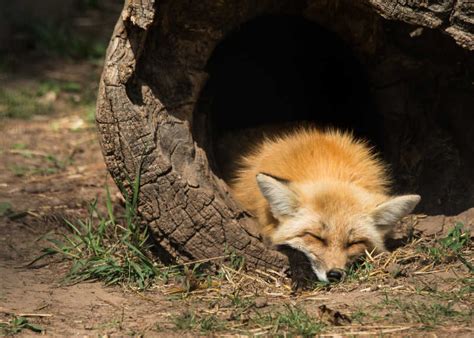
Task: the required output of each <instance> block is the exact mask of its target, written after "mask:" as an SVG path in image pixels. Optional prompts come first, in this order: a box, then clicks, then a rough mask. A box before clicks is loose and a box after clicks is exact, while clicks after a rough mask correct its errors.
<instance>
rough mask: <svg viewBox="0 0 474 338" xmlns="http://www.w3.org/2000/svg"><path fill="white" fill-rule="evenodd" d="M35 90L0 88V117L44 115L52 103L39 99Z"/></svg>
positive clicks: (25, 117) (23, 117) (50, 108)
mask: <svg viewBox="0 0 474 338" xmlns="http://www.w3.org/2000/svg"><path fill="white" fill-rule="evenodd" d="M40 97H41V96H40V95H38V94H37V92H36V91H32V90H28V89H22V90H13V89H0V119H2V118H21V119H27V118H31V117H32V116H34V115H44V114H47V113H49V112H50V111H51V110H52V104H51V103H46V102H43V101H41V100H40Z"/></svg>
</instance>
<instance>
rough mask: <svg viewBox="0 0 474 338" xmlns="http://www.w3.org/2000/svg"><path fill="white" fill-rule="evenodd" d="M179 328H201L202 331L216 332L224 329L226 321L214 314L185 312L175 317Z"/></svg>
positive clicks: (176, 325)
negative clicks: (203, 314) (200, 314)
mask: <svg viewBox="0 0 474 338" xmlns="http://www.w3.org/2000/svg"><path fill="white" fill-rule="evenodd" d="M174 325H175V329H177V330H185V331H191V330H199V331H201V332H216V331H221V330H223V329H224V327H225V325H224V323H223V322H222V321H221V320H220V319H218V318H217V317H216V316H214V315H205V316H199V315H197V314H195V313H193V312H189V311H187V312H184V313H183V314H181V315H179V316H177V317H175V318H174Z"/></svg>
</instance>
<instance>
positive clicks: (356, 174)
mask: <svg viewBox="0 0 474 338" xmlns="http://www.w3.org/2000/svg"><path fill="white" fill-rule="evenodd" d="M258 173H266V174H270V175H272V176H275V177H280V178H283V179H286V180H288V181H290V182H292V183H295V184H297V183H302V184H307V183H309V182H312V183H314V182H327V183H330V182H333V183H334V184H337V183H336V182H338V183H339V185H340V184H341V183H346V184H347V185H355V186H357V187H360V188H362V189H366V190H368V191H371V192H373V193H375V194H380V195H381V196H383V195H384V194H386V193H387V190H388V186H389V184H390V180H389V178H388V175H387V173H386V169H385V167H384V165H383V163H382V162H381V161H380V160H379V159H378V158H377V157H376V156H375V154H374V152H373V151H372V150H371V149H370V148H369V147H368V146H367V144H366V143H365V142H362V141H358V140H355V139H354V137H353V136H352V135H351V134H349V133H343V132H340V131H336V130H330V131H327V132H323V131H319V130H317V129H314V128H300V129H297V130H295V131H293V132H290V133H287V134H286V135H283V136H279V137H276V138H273V139H272V138H268V139H266V140H264V141H263V142H262V144H260V145H259V146H257V147H255V149H254V150H253V152H252V153H251V154H249V155H247V156H245V157H244V158H243V159H242V161H241V169H240V170H239V171H238V172H237V175H236V177H235V178H234V180H233V181H232V183H231V189H232V191H233V194H234V196H235V197H236V198H237V200H238V201H239V202H240V203H241V204H242V206H243V207H244V208H245V209H246V210H248V211H250V212H251V213H252V214H254V215H255V216H256V217H257V218H258V221H259V223H260V225H261V226H262V227H263V229H262V230H263V232H264V233H268V232H271V231H272V230H274V228H275V227H276V226H277V224H276V222H275V219H274V218H273V217H272V215H271V213H270V211H269V206H268V203H267V201H266V200H265V198H264V197H263V196H262V194H261V192H260V190H259V188H258V186H257V182H256V180H255V177H256V175H257V174H258ZM349 195H350V194H344V191H343V190H340V189H337V191H335V192H334V197H335V198H339V199H343V198H349ZM332 198H333V196H325V197H324V198H323V199H321V200H319V201H318V204H320V206H321V207H322V206H323V205H324V204H328V201H329V202H330V201H331V200H332ZM382 199H383V197H382ZM325 201H326V202H325ZM327 207H330V205H328V206H327Z"/></svg>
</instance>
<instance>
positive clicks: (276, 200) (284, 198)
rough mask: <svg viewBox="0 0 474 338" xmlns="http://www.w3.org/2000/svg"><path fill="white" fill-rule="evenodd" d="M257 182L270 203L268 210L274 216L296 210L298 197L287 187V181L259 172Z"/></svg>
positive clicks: (285, 214) (291, 212)
mask: <svg viewBox="0 0 474 338" xmlns="http://www.w3.org/2000/svg"><path fill="white" fill-rule="evenodd" d="M257 184H258V187H259V188H260V191H261V192H262V194H263V196H264V197H265V199H266V200H267V201H268V204H270V210H271V212H272V214H273V216H274V217H275V218H277V219H279V218H281V217H283V216H290V215H292V214H294V213H295V212H296V209H297V208H298V199H297V197H296V194H295V193H294V192H293V191H292V190H291V189H290V188H289V187H288V182H287V181H285V180H282V179H279V178H276V177H273V176H270V175H266V174H262V173H260V174H258V175H257Z"/></svg>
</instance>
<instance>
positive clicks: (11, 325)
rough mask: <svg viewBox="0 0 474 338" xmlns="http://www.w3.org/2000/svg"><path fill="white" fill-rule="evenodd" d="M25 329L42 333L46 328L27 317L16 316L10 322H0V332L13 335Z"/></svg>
mask: <svg viewBox="0 0 474 338" xmlns="http://www.w3.org/2000/svg"><path fill="white" fill-rule="evenodd" d="M23 330H30V331H33V332H36V333H41V332H43V331H44V329H43V328H42V327H40V326H38V325H36V324H31V323H30V322H29V321H28V319H26V318H25V317H17V316H14V317H13V318H12V319H11V320H10V321H8V322H0V334H1V335H5V336H11V335H15V334H18V333H20V332H22V331H23Z"/></svg>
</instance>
